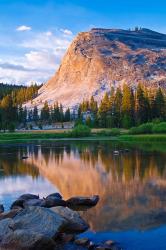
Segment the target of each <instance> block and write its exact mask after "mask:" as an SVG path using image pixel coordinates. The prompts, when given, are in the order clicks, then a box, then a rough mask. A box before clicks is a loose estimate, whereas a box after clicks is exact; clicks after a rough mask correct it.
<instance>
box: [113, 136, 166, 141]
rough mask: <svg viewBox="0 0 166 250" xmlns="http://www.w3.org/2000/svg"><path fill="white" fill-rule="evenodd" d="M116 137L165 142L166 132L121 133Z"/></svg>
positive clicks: (123, 139)
mask: <svg viewBox="0 0 166 250" xmlns="http://www.w3.org/2000/svg"><path fill="white" fill-rule="evenodd" d="M118 139H119V140H120V141H127V142H166V134H145V135H121V136H119V138H118Z"/></svg>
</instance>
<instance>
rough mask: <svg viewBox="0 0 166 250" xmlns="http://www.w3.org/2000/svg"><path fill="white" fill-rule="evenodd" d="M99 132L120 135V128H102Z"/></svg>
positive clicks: (107, 134)
mask: <svg viewBox="0 0 166 250" xmlns="http://www.w3.org/2000/svg"><path fill="white" fill-rule="evenodd" d="M98 134H99V135H101V136H118V135H120V129H118V128H113V129H110V130H101V131H100V132H99V133H98Z"/></svg>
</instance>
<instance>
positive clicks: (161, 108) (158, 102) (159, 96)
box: [153, 88, 166, 120]
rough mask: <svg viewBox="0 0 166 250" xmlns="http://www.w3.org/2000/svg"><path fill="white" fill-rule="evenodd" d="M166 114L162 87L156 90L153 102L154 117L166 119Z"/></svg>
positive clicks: (165, 102)
mask: <svg viewBox="0 0 166 250" xmlns="http://www.w3.org/2000/svg"><path fill="white" fill-rule="evenodd" d="M165 116H166V101H165V98H164V95H163V92H162V90H161V88H159V89H158V90H157V92H156V96H155V99H154V103H153V118H158V119H160V120H164V118H165Z"/></svg>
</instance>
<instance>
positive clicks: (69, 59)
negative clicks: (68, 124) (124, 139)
mask: <svg viewBox="0 0 166 250" xmlns="http://www.w3.org/2000/svg"><path fill="white" fill-rule="evenodd" d="M123 83H127V84H129V85H131V86H133V87H134V86H136V85H137V84H138V83H142V84H144V85H146V86H148V87H149V88H156V87H157V86H161V87H163V88H166V35H164V34H160V33H157V32H154V31H151V30H148V29H141V30H138V31H129V30H127V31H126V30H118V29H92V30H91V31H89V32H82V33H79V34H78V35H77V37H76V38H75V39H74V41H73V42H72V44H71V45H70V47H69V49H68V51H67V52H66V55H65V56H64V58H63V60H62V63H61V65H60V67H59V69H58V71H57V72H56V74H55V75H54V76H53V77H52V78H51V79H50V80H49V81H48V82H47V83H46V84H45V85H44V86H43V87H42V88H41V89H40V90H39V95H38V97H37V98H35V99H34V101H33V103H29V104H27V106H28V105H29V106H33V105H38V106H39V107H41V106H43V103H44V102H45V101H48V103H49V104H50V105H51V104H54V103H55V102H56V101H58V102H60V103H62V104H63V105H64V107H73V106H76V105H77V104H78V103H80V102H81V101H83V99H89V98H90V97H91V96H92V95H93V96H94V97H95V98H96V100H98V101H100V99H101V97H102V96H103V94H104V93H105V92H106V91H110V87H111V86H112V87H115V88H116V87H118V86H121V85H123Z"/></svg>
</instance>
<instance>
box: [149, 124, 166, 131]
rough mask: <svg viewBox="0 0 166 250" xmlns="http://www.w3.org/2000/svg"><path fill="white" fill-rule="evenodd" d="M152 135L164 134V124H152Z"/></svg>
mask: <svg viewBox="0 0 166 250" xmlns="http://www.w3.org/2000/svg"><path fill="white" fill-rule="evenodd" d="M152 131H153V133H157V134H158V133H166V122H160V123H158V124H154V125H153V128H152Z"/></svg>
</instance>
